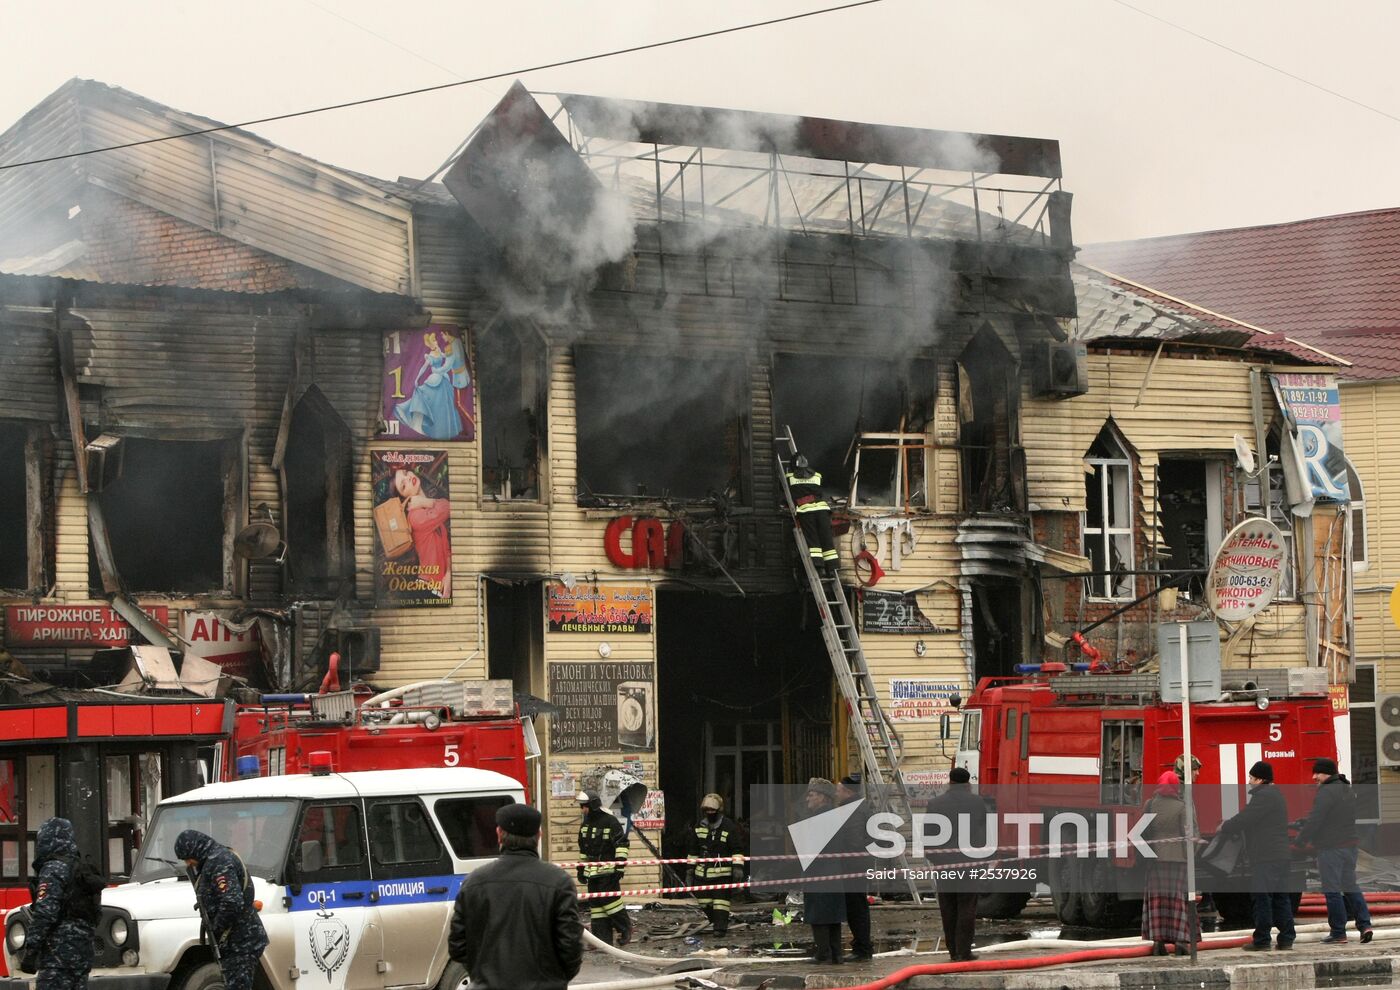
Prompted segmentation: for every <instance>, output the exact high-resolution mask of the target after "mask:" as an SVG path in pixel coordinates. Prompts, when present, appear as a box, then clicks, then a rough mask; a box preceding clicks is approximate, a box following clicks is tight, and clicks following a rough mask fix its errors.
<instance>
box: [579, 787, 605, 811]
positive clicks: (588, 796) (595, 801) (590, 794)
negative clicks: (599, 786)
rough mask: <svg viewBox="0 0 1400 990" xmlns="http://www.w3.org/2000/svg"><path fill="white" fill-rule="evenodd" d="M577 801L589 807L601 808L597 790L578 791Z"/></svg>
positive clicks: (600, 799)
mask: <svg viewBox="0 0 1400 990" xmlns="http://www.w3.org/2000/svg"><path fill="white" fill-rule="evenodd" d="M578 803H579V804H580V805H583V806H585V807H589V808H601V807H602V806H603V799H602V798H600V797H599V796H598V792H597V791H579V792H578Z"/></svg>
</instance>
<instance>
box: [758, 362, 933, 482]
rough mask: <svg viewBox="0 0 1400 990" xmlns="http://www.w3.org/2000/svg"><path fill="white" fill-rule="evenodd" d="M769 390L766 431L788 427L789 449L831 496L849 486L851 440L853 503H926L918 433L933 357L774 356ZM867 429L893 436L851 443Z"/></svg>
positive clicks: (922, 430)
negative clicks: (814, 471) (770, 400)
mask: <svg viewBox="0 0 1400 990" xmlns="http://www.w3.org/2000/svg"><path fill="white" fill-rule="evenodd" d="M772 392H773V423H774V432H775V433H776V434H777V435H779V436H782V435H783V431H784V430H785V429H786V428H788V427H791V428H792V435H793V439H794V440H796V441H797V449H798V450H800V451H801V452H802V453H803V454H805V455H806V457H807V460H808V461H810V462H811V464H812V467H814V468H816V469H817V470H818V471H820V472H821V473H822V481H823V483H824V484H825V485H826V487H827V488H828V489H829V490H830V491H831V492H832V493H833V494H834V493H837V492H841V493H845V492H847V491H850V490H851V486H852V485H853V484H856V479H855V471H856V464H857V456H856V454H857V448H858V445H859V470H860V478H859V482H858V484H856V489H855V490H854V491H853V493H852V498H853V500H854V502H855V504H858V505H878V506H884V505H904V506H923V505H927V504H928V495H927V492H928V487H929V478H928V460H929V458H928V453H929V451H928V448H927V447H926V446H925V443H926V442H927V441H926V439H925V438H926V437H927V434H928V431H929V430H930V429H931V425H932V423H933V408H934V400H935V398H936V396H937V392H938V366H937V365H936V364H935V362H933V361H928V360H922V359H918V360H909V361H887V360H877V359H873V358H871V359H861V358H850V357H823V356H818V355H810V354H779V355H777V356H776V357H775V358H774V361H773V385H772ZM870 433H876V434H879V433H889V434H897V435H896V436H894V437H893V438H889V437H886V438H870V439H869V441H868V442H867V443H865V444H858V441H859V438H860V437H861V435H862V434H870ZM784 453H786V451H784Z"/></svg>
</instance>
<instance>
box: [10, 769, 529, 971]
mask: <svg viewBox="0 0 1400 990" xmlns="http://www.w3.org/2000/svg"><path fill="white" fill-rule="evenodd" d="M523 801H524V789H523V788H522V786H521V784H520V783H519V782H518V781H515V780H512V779H511V778H510V777H507V776H505V775H503V774H499V773H495V772H493V771H490V770H479V769H470V768H461V767H454V768H443V767H439V768H429V769H417V770H370V771H361V772H353V773H340V774H337V773H329V772H325V773H320V774H316V773H313V774H296V775H289V776H275V777H259V778H253V779H248V780H239V781H230V782H226V783H219V784H211V785H209V786H207V787H201V788H199V789H197V790H193V791H188V792H186V793H184V794H181V795H179V796H177V797H171V798H167V799H166V800H164V801H162V802H161V803H160V804H159V805H158V806H157V809H156V812H155V815H154V817H153V818H152V820H151V823H150V827H149V829H148V830H147V834H146V839H145V841H144V842H143V843H142V845H141V851H140V853H139V860H138V862H137V865H136V867H135V869H134V870H133V871H132V875H131V881H130V882H129V883H124V884H121V885H120V886H117V887H112V888H109V889H108V890H106V891H104V892H103V895H102V907H103V910H102V920H101V922H100V923H99V926H98V932H97V936H98V940H99V943H100V944H99V945H98V948H97V964H96V966H95V968H94V969H93V971H92V985H93V986H94V987H102V988H105V990H167V988H168V990H215V988H218V987H222V985H223V978H222V977H221V975H220V973H219V967H218V964H217V963H216V962H215V961H214V956H213V953H212V951H211V949H210V947H209V946H208V945H207V944H203V943H202V942H201V940H200V921H199V915H198V913H197V912H196V910H195V906H194V897H193V891H192V890H191V889H190V884H189V881H188V880H187V879H186V877H185V874H184V869H183V864H179V863H178V861H176V862H175V863H172V862H171V861H172V860H174V859H175V852H174V849H175V837H176V836H177V835H179V834H180V833H181V832H183V831H184V830H185V829H188V828H192V829H197V830H198V831H200V832H204V833H207V834H208V835H211V836H213V837H214V838H215V839H217V840H218V841H219V842H221V843H223V844H224V845H226V846H228V847H229V848H230V849H232V850H233V851H234V852H236V853H237V854H238V855H239V857H240V858H241V859H242V861H243V863H244V865H245V866H246V867H247V869H248V873H249V875H250V876H251V878H252V882H253V886H254V891H253V895H254V897H255V899H256V902H257V903H258V904H259V905H260V908H259V910H260V913H261V916H262V922H263V927H265V928H266V929H267V935H268V939H269V944H268V947H267V951H266V952H265V953H264V954H263V958H262V974H261V978H260V979H259V981H258V984H257V985H258V986H259V987H270V988H274V990H293V988H298V990H311V988H314V990H345V988H347V987H349V988H353V990H372V988H379V987H385V988H387V987H437V988H442V990H457V988H459V987H461V986H463V985H464V984H465V982H466V974H465V972H464V971H463V969H462V966H461V964H460V963H456V962H453V961H451V960H449V959H448V957H447V927H448V923H449V921H450V919H451V916H452V905H453V901H454V899H455V898H456V896H457V891H458V889H459V888H460V886H461V884H462V880H463V876H464V874H467V873H469V872H471V871H472V870H473V869H475V868H476V867H478V866H481V865H482V864H484V863H487V862H489V861H490V860H491V858H492V857H494V856H495V855H496V853H497V845H496V809H498V808H499V807H501V806H502V805H505V804H511V803H514V802H523ZM28 923H29V913H28V909H27V908H17V909H16V910H14V911H11V912H10V913H9V915H8V916H7V917H6V920H5V956H6V962H7V963H8V964H9V966H10V972H11V973H17V972H18V969H17V967H16V965H15V964H16V961H17V957H18V954H19V952H20V950H21V948H22V947H23V943H24V935H25V930H26V926H27V925H28ZM30 981H32V977H31V978H30ZM23 982H29V981H20V980H6V981H0V985H3V984H9V985H11V986H14V985H15V984H18V983H23Z"/></svg>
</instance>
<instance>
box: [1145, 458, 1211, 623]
mask: <svg viewBox="0 0 1400 990" xmlns="http://www.w3.org/2000/svg"><path fill="white" fill-rule="evenodd" d="M1224 478H1225V465H1224V464H1223V463H1222V462H1220V461H1217V460H1199V459H1179V458H1171V459H1169V460H1168V459H1164V460H1163V461H1162V462H1161V463H1160V464H1159V465H1158V466H1157V502H1158V505H1159V507H1160V509H1161V513H1162V515H1161V536H1162V541H1163V544H1164V546H1163V547H1162V548H1161V549H1160V553H1159V554H1158V556H1159V557H1160V558H1161V559H1162V561H1163V566H1165V567H1166V568H1167V569H1169V570H1173V571H1187V570H1190V571H1199V572H1200V573H1199V574H1194V575H1192V576H1191V577H1190V578H1188V579H1186V580H1185V581H1183V582H1182V583H1181V584H1180V585H1178V587H1180V588H1181V589H1182V592H1183V593H1184V594H1185V595H1186V597H1187V598H1189V599H1190V600H1192V601H1198V602H1199V601H1204V600H1205V589H1206V575H1205V572H1206V571H1207V570H1208V569H1209V568H1210V562H1211V559H1212V558H1213V557H1214V556H1215V551H1216V550H1218V549H1219V548H1220V541H1221V539H1222V538H1223V536H1224V514H1225V495H1224V483H1225V482H1224Z"/></svg>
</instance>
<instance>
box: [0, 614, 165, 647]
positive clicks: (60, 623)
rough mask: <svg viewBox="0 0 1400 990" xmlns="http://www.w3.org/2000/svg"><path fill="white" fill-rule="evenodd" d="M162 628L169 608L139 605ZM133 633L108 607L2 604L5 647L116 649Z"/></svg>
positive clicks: (125, 643) (127, 641)
mask: <svg viewBox="0 0 1400 990" xmlns="http://www.w3.org/2000/svg"><path fill="white" fill-rule="evenodd" d="M143 610H144V611H145V613H146V614H147V615H149V616H150V617H151V618H153V619H155V620H156V622H158V623H160V624H161V625H162V626H169V625H170V609H169V608H167V607H166V606H164V605H155V606H143ZM135 632H136V630H134V629H132V628H131V626H130V625H128V624H127V621H126V620H125V619H123V618H122V617H121V616H120V615H119V614H118V613H117V611H116V610H115V609H113V608H111V607H110V606H108V605H6V606H5V645H6V646H52V647H118V646H130V645H131V644H132V642H133V635H134V634H135Z"/></svg>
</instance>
